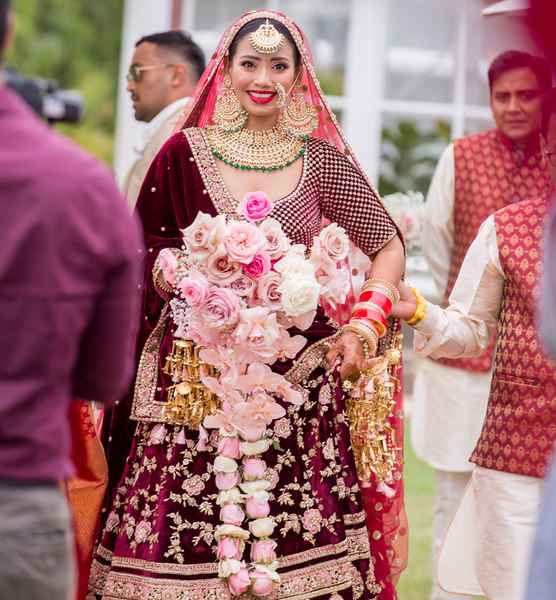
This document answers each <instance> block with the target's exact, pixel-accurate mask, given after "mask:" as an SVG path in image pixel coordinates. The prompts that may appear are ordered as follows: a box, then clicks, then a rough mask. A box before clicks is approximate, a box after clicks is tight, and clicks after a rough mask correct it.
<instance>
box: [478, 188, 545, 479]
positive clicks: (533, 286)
mask: <svg viewBox="0 0 556 600" xmlns="http://www.w3.org/2000/svg"><path fill="white" fill-rule="evenodd" d="M546 213H547V202H546V200H545V199H535V200H525V201H524V202H520V203H518V204H512V205H510V206H507V207H506V208H503V209H502V210H500V211H498V212H497V213H496V214H495V216H494V220H495V224H496V238H497V241H498V252H499V255H500V264H501V266H502V270H503V271H504V275H505V277H506V281H505V284H504V292H503V298H502V304H501V308H500V316H499V318H498V333H497V344H496V355H495V359H494V374H493V378H492V384H491V389H490V397H489V401H488V408H487V414H486V418H485V422H484V425H483V430H482V432H481V435H480V437H479V441H478V443H477V446H476V448H475V450H474V452H473V455H472V457H471V461H472V462H474V463H476V464H477V465H480V466H482V467H486V468H488V469H495V470H497V471H505V472H507V473H517V474H519V475H529V476H532V477H543V476H544V474H545V471H546V467H547V464H548V462H549V460H550V456H551V453H552V446H553V444H554V441H555V440H556V364H555V363H553V362H551V361H550V360H549V359H548V358H547V357H546V355H545V354H544V352H543V349H542V347H541V343H540V341H539V338H538V336H537V328H536V323H535V309H536V306H537V291H538V290H537V286H538V282H539V277H540V272H541V266H542V259H541V247H542V236H543V223H544V219H545V217H546Z"/></svg>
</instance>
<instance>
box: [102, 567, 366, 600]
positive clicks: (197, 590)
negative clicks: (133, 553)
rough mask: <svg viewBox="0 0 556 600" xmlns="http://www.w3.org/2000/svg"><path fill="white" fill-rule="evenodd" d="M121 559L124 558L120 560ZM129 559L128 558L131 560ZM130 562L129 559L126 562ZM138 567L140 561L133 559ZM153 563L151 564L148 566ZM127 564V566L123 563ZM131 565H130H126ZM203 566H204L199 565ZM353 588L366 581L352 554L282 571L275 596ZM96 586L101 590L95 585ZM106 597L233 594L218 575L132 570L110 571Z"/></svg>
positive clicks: (180, 598)
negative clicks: (188, 577)
mask: <svg viewBox="0 0 556 600" xmlns="http://www.w3.org/2000/svg"><path fill="white" fill-rule="evenodd" d="M121 560H122V562H123V560H124V559H121ZM128 560H129V559H128ZM126 563H127V561H126ZM134 564H135V567H136V568H141V563H138V562H136V561H135V562H134ZM151 564H152V563H149V568H150V565H151ZM93 566H94V571H95V578H96V580H97V581H99V577H102V575H100V572H101V571H102V568H101V569H100V570H99V569H98V567H99V566H100V565H98V564H96V561H95V564H94V565H93ZM122 566H124V565H122ZM125 566H127V567H129V566H130V565H129V564H125ZM196 566H197V567H202V566H203V565H196ZM350 588H351V589H352V590H353V597H354V598H360V597H361V596H362V595H363V590H364V584H363V578H362V577H361V573H360V572H359V570H358V569H357V568H356V567H355V566H354V565H353V563H352V562H351V560H350V558H349V557H347V556H346V557H342V558H338V559H334V560H328V561H325V562H321V563H319V564H317V565H311V566H308V567H302V568H300V569H294V570H291V571H288V572H286V573H283V574H282V576H281V584H280V589H279V591H278V592H277V593H275V594H274V595H273V596H272V598H280V600H309V599H311V598H316V597H319V596H324V595H327V594H334V593H336V592H339V591H342V590H346V589H350ZM95 589H97V590H98V589H99V588H97V587H96V586H95ZM100 589H104V591H103V592H100V593H103V599H104V600H122V599H123V598H125V600H153V599H156V600H163V599H164V600H165V599H172V600H230V599H231V595H230V592H229V590H228V588H227V586H226V584H225V583H223V581H222V580H221V579H218V578H216V577H214V578H209V579H195V580H189V581H188V580H182V581H180V580H176V579H164V578H155V577H143V576H140V575H133V574H129V573H120V572H118V571H111V572H110V573H109V574H107V578H106V584H105V586H103V587H102V588H100Z"/></svg>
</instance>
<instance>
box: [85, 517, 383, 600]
mask: <svg viewBox="0 0 556 600" xmlns="http://www.w3.org/2000/svg"><path fill="white" fill-rule="evenodd" d="M364 518H365V516H364V513H357V514H355V515H346V517H345V518H344V522H346V524H347V521H353V522H356V523H357V524H358V525H361V522H362V523H363V526H362V527H361V526H360V527H358V528H354V529H349V528H348V529H346V532H345V533H346V538H345V539H344V540H342V541H341V542H340V543H338V544H330V545H327V546H323V547H321V548H312V549H310V550H306V551H305V552H300V553H297V554H292V555H289V556H285V557H282V558H280V559H279V562H280V566H279V568H280V570H281V571H282V573H281V584H280V588H279V590H278V591H277V592H276V593H275V594H274V595H273V596H272V598H275V599H280V600H286V599H287V600H305V599H307V600H308V599H310V598H317V597H320V596H325V595H326V596H327V595H329V594H334V593H336V592H339V591H341V590H346V589H352V591H353V597H354V598H361V597H362V596H363V594H364V590H365V586H366V587H367V589H368V590H369V591H371V590H372V589H373V585H375V586H376V581H375V578H374V572H373V567H372V563H371V561H370V547H369V537H368V532H367V529H366V527H365V525H364ZM97 556H99V557H102V559H103V560H106V561H107V562H108V564H106V565H103V564H101V562H100V561H99V560H98V559H97V560H95V561H94V562H93V567H92V570H91V584H92V592H93V593H95V594H99V595H102V597H103V598H104V600H121V599H124V598H125V600H152V599H153V598H157V599H160V600H166V599H172V600H206V599H210V600H230V599H231V595H230V592H229V589H228V587H227V586H226V585H225V584H224V583H223V582H222V580H221V579H219V578H218V577H217V568H218V565H217V564H216V563H204V564H190V565H179V564H170V563H169V564H166V563H155V562H149V561H145V560H141V559H133V558H122V557H114V556H113V555H112V553H111V552H110V551H109V550H107V549H106V548H103V547H102V546H100V547H99V548H98V550H97ZM357 560H368V561H369V571H368V575H367V580H366V581H365V582H364V581H363V578H362V576H361V573H360V571H359V570H358V569H357V568H356V567H355V565H354V562H355V561H357ZM316 561H318V562H317V564H307V563H314V562H316ZM298 565H301V566H299V567H297V566H298ZM295 567H297V568H295ZM288 568H289V569H290V570H289V571H286V572H284V571H283V570H284V569H288ZM131 570H133V571H143V572H147V573H151V574H152V575H153V576H143V575H137V574H134V573H130V572H129V571H131ZM165 575H166V576H170V577H172V576H174V577H176V576H181V577H192V576H196V579H193V580H191V579H189V580H177V579H175V578H168V577H166V578H165V577H164V576H165ZM199 576H200V577H201V578H199ZM203 576H206V577H203Z"/></svg>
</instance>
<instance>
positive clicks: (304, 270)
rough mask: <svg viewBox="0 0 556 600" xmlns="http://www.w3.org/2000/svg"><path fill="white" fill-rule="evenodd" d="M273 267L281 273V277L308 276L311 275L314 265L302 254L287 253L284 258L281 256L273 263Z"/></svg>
mask: <svg viewBox="0 0 556 600" xmlns="http://www.w3.org/2000/svg"><path fill="white" fill-rule="evenodd" d="M274 269H275V270H276V271H278V272H279V273H282V276H283V277H288V278H289V277H297V276H301V277H308V276H311V275H313V273H314V272H315V271H314V267H313V265H312V264H311V263H310V262H309V261H308V260H305V259H304V258H303V257H302V256H298V255H296V254H291V253H288V254H287V255H286V256H284V258H281V259H280V260H279V261H278V262H277V263H276V264H275V265H274Z"/></svg>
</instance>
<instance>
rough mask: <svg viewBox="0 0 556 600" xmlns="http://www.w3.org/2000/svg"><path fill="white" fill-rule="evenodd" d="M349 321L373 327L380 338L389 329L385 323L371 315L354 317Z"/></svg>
mask: <svg viewBox="0 0 556 600" xmlns="http://www.w3.org/2000/svg"><path fill="white" fill-rule="evenodd" d="M349 322H350V323H359V324H361V325H362V326H363V327H367V328H369V329H372V330H373V331H374V332H375V333H376V335H377V336H378V337H379V338H381V337H383V336H384V335H385V333H386V331H387V329H388V326H387V325H386V324H385V323H381V322H380V321H377V320H376V319H372V318H370V317H355V318H354V317H352V318H351V319H350V320H349Z"/></svg>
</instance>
